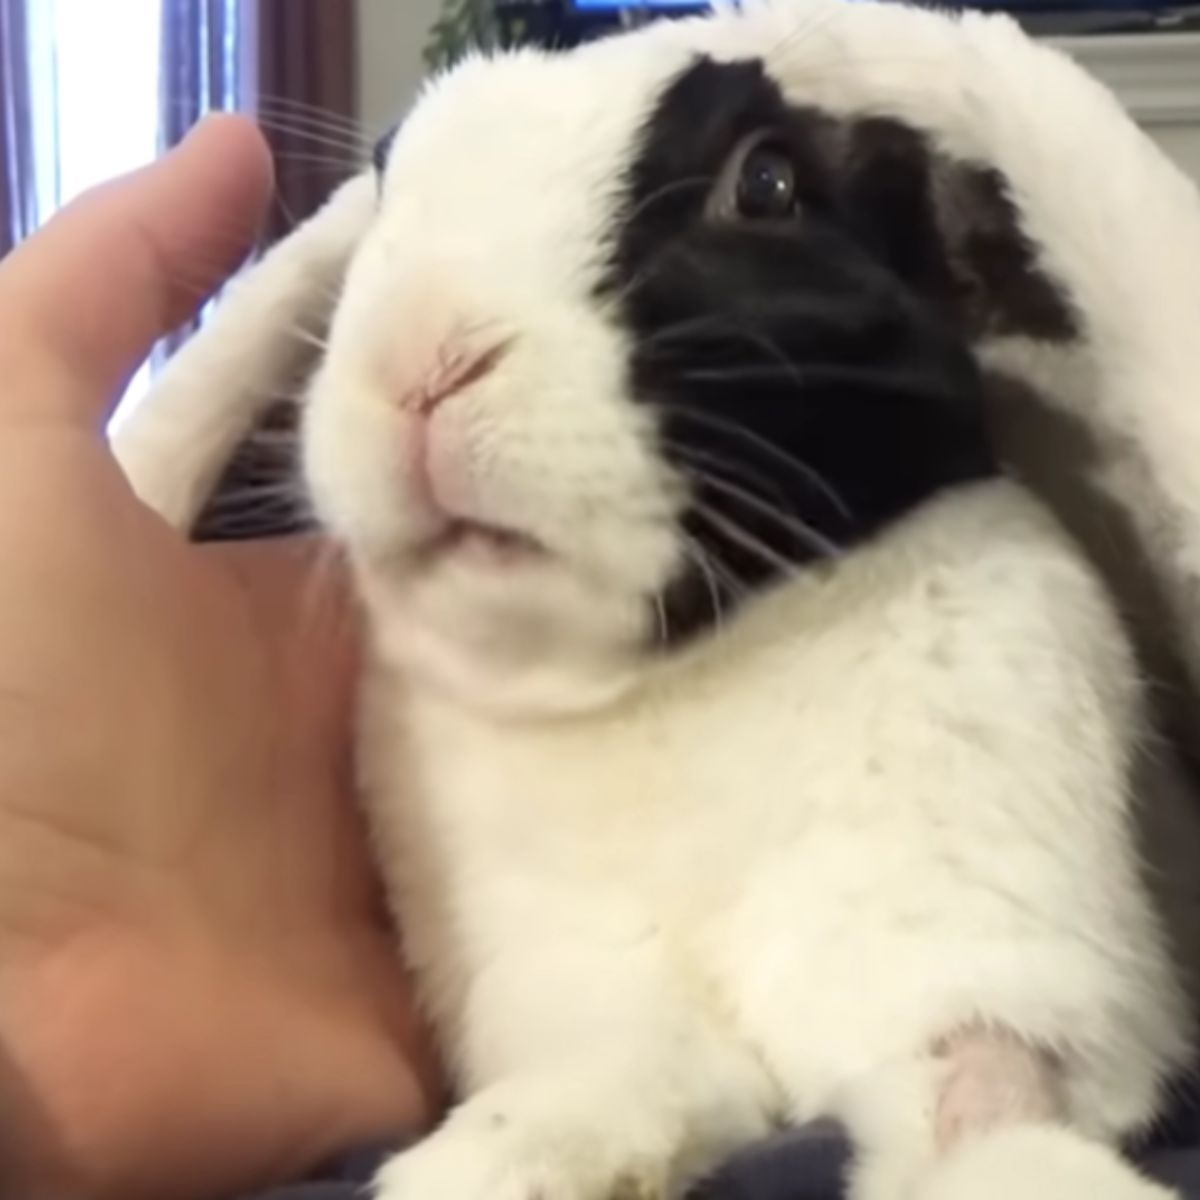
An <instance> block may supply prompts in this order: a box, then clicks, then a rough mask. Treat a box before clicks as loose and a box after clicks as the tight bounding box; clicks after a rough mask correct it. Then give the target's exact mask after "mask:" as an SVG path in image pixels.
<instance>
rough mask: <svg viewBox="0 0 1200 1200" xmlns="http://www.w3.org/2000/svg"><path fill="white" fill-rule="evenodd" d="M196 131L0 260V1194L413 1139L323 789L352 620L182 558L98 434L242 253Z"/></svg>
mask: <svg viewBox="0 0 1200 1200" xmlns="http://www.w3.org/2000/svg"><path fill="white" fill-rule="evenodd" d="M271 186H272V184H271V169H270V162H269V155H268V153H267V151H266V148H265V146H264V143H263V141H262V139H261V137H260V135H259V134H258V133H257V132H256V131H255V129H254V128H253V127H252V126H251V125H249V124H248V123H246V122H243V121H241V120H240V119H237V118H219V119H214V120H211V121H209V122H206V123H205V124H204V125H203V126H201V128H200V129H199V130H198V131H197V132H196V133H194V134H193V136H192V137H191V138H190V139H189V141H188V142H187V143H185V145H184V146H183V147H182V148H181V149H180V150H178V151H176V152H175V153H174V154H173V155H171V156H169V157H168V158H167V159H165V160H164V161H163V162H161V163H159V164H156V165H155V166H153V167H151V168H148V169H147V170H146V171H144V172H141V173H139V174H138V175H136V176H132V177H130V178H127V179H124V180H121V181H118V182H116V183H114V184H111V185H108V186H106V187H104V188H102V189H100V190H98V191H97V192H94V193H92V194H90V195H88V196H86V197H84V198H83V199H82V200H80V201H79V202H77V203H76V204H74V205H72V206H71V207H70V208H68V209H67V210H66V211H65V212H64V213H63V214H61V215H60V216H59V217H57V218H56V219H55V220H54V221H52V222H51V223H50V224H49V225H48V226H47V228H46V229H45V230H44V231H43V232H42V233H40V234H39V235H37V236H35V237H34V238H32V239H30V240H29V241H28V242H26V243H25V244H24V245H23V246H22V247H20V248H19V249H18V250H16V251H15V252H14V253H13V254H11V255H10V256H9V257H8V259H7V260H5V261H4V262H3V263H2V264H0V563H3V569H2V570H0V1192H3V1194H5V1195H14V1196H15V1195H20V1196H22V1197H23V1198H24V1200H42V1198H43V1197H45V1198H46V1200H49V1198H50V1197H53V1200H69V1198H70V1197H75V1196H86V1197H98V1198H107V1197H114V1198H118V1197H119V1198H120V1200H141V1198H142V1197H145V1198H147V1200H150V1198H151V1197H153V1198H154V1200H186V1198H190V1197H197V1198H199V1197H212V1196H219V1195H221V1194H236V1193H237V1192H239V1191H242V1190H246V1189H250V1188H252V1187H255V1186H259V1185H263V1184H267V1183H270V1182H273V1181H275V1180H279V1179H284V1178H288V1177H294V1176H295V1175H297V1174H298V1173H300V1172H302V1171H304V1170H305V1169H306V1168H308V1167H310V1166H312V1165H314V1164H315V1163H317V1162H319V1161H320V1160H321V1159H322V1158H324V1157H325V1156H327V1155H330V1154H334V1153H337V1152H338V1151H339V1150H341V1149H344V1148H347V1147H350V1146H352V1145H354V1144H357V1143H360V1142H363V1141H369V1140H372V1139H375V1138H378V1137H388V1136H394V1135H396V1134H397V1133H400V1132H403V1131H408V1130H414V1129H416V1128H419V1127H421V1126H422V1125H423V1124H424V1123H425V1122H426V1121H427V1120H428V1119H429V1118H430V1117H431V1116H432V1115H433V1112H434V1109H435V1107H436V1102H435V1096H436V1094H437V1088H436V1078H435V1073H434V1072H433V1070H432V1069H431V1066H430V1058H429V1055H428V1053H427V1050H426V1042H425V1039H424V1038H423V1036H422V1033H421V1029H420V1026H419V1024H418V1022H417V1020H416V1018H415V1016H414V1011H413V1008H412V1005H411V1004H410V997H409V992H408V989H407V986H406V982H405V979H404V977H403V975H402V973H401V970H400V968H399V965H398V962H399V959H398V955H397V953H396V948H395V944H394V942H395V939H394V937H393V935H392V933H391V932H390V930H389V928H388V925H387V922H386V921H385V919H384V918H383V916H382V909H381V906H380V904H379V902H378V897H377V892H376V887H375V884H374V881H373V876H372V873H371V870H370V867H369V862H368V859H367V856H366V854H365V852H364V839H363V837H362V834H361V829H360V827H359V819H358V815H357V813H356V810H355V806H354V802H353V796H352V791H351V788H350V786H349V783H348V778H349V772H348V769H347V762H348V757H349V756H348V742H349V738H348V724H349V720H348V715H349V710H350V707H351V705H350V697H351V692H352V686H353V675H354V665H355V655H354V620H353V610H352V606H351V605H350V604H349V603H348V602H347V600H346V597H345V595H344V592H343V587H342V581H341V579H340V576H339V572H338V570H337V568H336V566H335V565H333V564H334V559H333V558H332V557H331V556H329V555H328V554H327V553H324V552H323V551H322V548H321V547H320V546H319V545H317V544H315V543H309V542H278V543H274V544H257V545H248V546H240V547H236V548H218V547H198V546H194V545H190V544H188V543H187V542H186V541H184V540H183V539H181V538H180V537H178V536H177V535H176V534H175V533H173V532H172V531H171V530H170V529H169V528H167V526H166V525H165V524H164V523H163V522H162V521H160V520H159V519H158V518H157V517H156V516H155V515H154V514H152V513H151V512H149V511H148V510H147V509H145V508H144V507H143V506H142V505H141V504H140V503H139V502H138V501H137V499H136V498H135V497H134V496H133V494H132V493H131V491H130V489H129V488H128V486H127V484H126V483H125V480H124V478H123V477H122V475H121V473H120V471H119V469H118V468H117V466H116V464H115V463H114V461H113V459H112V457H111V455H110V453H109V450H108V448H107V446H106V443H105V440H104V437H103V432H102V431H103V428H104V425H105V421H106V418H107V416H108V415H109V411H110V407H111V405H112V403H113V400H114V397H116V396H118V395H119V394H120V392H121V390H122V388H123V385H124V382H125V381H126V380H127V378H128V377H129V375H130V373H131V371H132V370H133V369H134V367H135V366H136V364H137V363H138V362H139V361H140V360H141V359H142V358H143V357H144V355H145V353H146V352H147V350H148V349H149V347H150V346H151V344H152V343H153V341H154V340H155V338H156V337H158V336H159V335H161V334H162V333H163V332H165V331H166V330H168V329H169V328H171V327H172V326H174V325H176V324H178V322H179V321H180V320H181V319H183V318H185V317H186V316H187V315H188V314H190V313H191V312H192V311H193V310H194V308H195V307H196V305H197V303H198V301H199V300H200V298H201V297H202V295H203V294H204V293H206V292H208V291H210V290H211V288H212V287H213V286H214V285H216V284H218V283H219V282H220V281H221V280H222V279H223V278H224V277H225V276H226V275H227V274H228V273H229V271H230V270H231V269H233V268H234V267H235V265H236V264H237V263H238V261H239V260H240V259H241V257H242V256H243V254H244V253H245V251H246V249H247V247H248V246H249V245H250V244H251V242H252V241H253V238H254V236H255V232H256V230H257V227H258V224H259V222H260V220H261V218H262V216H263V213H264V211H265V207H266V204H267V201H268V198H269V195H270V190H271Z"/></svg>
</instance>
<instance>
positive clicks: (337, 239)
mask: <svg viewBox="0 0 1200 1200" xmlns="http://www.w3.org/2000/svg"><path fill="white" fill-rule="evenodd" d="M376 205H377V191H376V185H375V180H374V178H373V176H372V175H371V174H370V173H365V174H363V175H359V176H356V177H355V178H354V179H352V180H350V181H349V182H348V183H346V184H344V185H343V186H342V187H341V188H340V189H339V190H338V191H337V192H336V193H335V194H334V196H333V197H332V199H331V200H329V202H328V203H327V204H326V205H325V206H324V208H322V209H321V210H320V211H319V212H318V213H317V214H316V215H315V216H313V217H312V218H310V219H309V220H308V221H307V222H305V223H304V224H303V225H301V226H300V227H299V228H298V229H297V230H296V231H295V232H294V233H292V234H291V235H290V236H289V237H287V238H285V239H284V240H283V241H282V242H280V243H279V244H278V245H276V246H275V247H274V248H273V249H272V250H270V251H269V252H268V253H267V254H266V255H265V256H264V258H263V259H262V261H261V262H260V263H258V264H257V265H256V266H254V267H253V268H252V269H251V270H250V271H248V272H247V273H246V275H245V276H244V277H243V278H241V279H240V280H238V281H237V282H236V283H235V284H234V285H233V286H232V287H231V288H230V290H229V292H228V294H227V295H226V297H225V299H224V300H223V301H222V302H221V304H220V305H219V306H218V307H217V309H216V311H215V313H214V314H213V317H212V319H211V320H210V321H209V322H208V323H207V324H205V325H204V326H203V327H202V328H201V330H200V332H199V333H198V334H197V335H196V336H195V337H194V338H193V339H192V340H191V341H190V342H189V343H188V344H187V345H186V346H184V347H183V349H182V350H180V351H179V353H178V354H177V355H176V356H175V357H174V358H173V359H172V360H171V362H170V363H169V364H168V365H167V367H166V369H165V370H164V371H163V373H162V375H161V376H160V377H159V378H158V380H157V381H156V382H155V383H154V385H153V386H152V387H151V389H150V391H149V393H148V395H146V397H145V398H144V399H142V400H141V401H140V403H138V404H136V405H135V406H134V407H133V409H132V411H131V412H129V413H128V414H126V415H124V416H123V417H122V418H121V419H119V420H118V422H117V423H116V425H115V428H114V432H113V438H112V442H113V451H114V453H115V455H116V458H117V461H118V462H119V463H120V464H121V467H122V468H123V470H124V471H125V474H126V476H127V478H128V479H129V481H130V483H131V485H132V486H133V489H134V491H135V492H137V494H138V496H139V497H140V498H141V499H142V500H143V501H144V502H145V503H146V504H147V505H148V506H149V507H151V508H153V509H154V510H155V511H156V512H158V513H160V514H161V515H162V516H163V517H165V518H166V519H167V520H168V521H169V522H170V523H171V524H172V525H173V526H174V527H175V528H177V529H180V530H183V531H190V530H191V529H192V527H193V525H194V524H195V522H196V519H197V517H198V516H199V515H200V513H201V512H202V510H203V508H204V505H205V503H206V502H207V501H208V499H209V497H210V496H211V494H212V492H213V490H214V488H215V487H216V484H217V481H218V479H219V478H220V476H221V474H222V472H223V471H224V469H225V468H226V466H227V465H228V463H229V461H230V459H231V458H232V457H233V455H234V452H235V451H236V449H237V447H238V446H239V444H240V443H241V442H242V441H243V439H244V438H245V437H246V436H247V435H248V434H249V433H250V431H251V430H252V429H253V428H254V426H255V425H256V424H257V422H258V421H259V419H260V418H261V416H262V415H263V414H264V413H265V412H266V411H267V410H268V409H269V408H270V407H271V406H272V404H273V403H274V402H276V401H278V400H279V399H281V398H282V397H285V396H287V395H289V394H291V393H292V392H293V391H294V389H295V386H296V384H297V382H298V381H297V379H296V371H297V367H298V365H299V364H302V363H303V361H304V357H305V355H306V348H307V349H311V346H312V344H313V343H314V341H320V340H322V339H323V338H324V336H325V333H326V331H327V330H328V327H329V322H330V319H331V317H332V313H333V309H334V307H335V305H336V302H337V298H338V295H339V293H340V291H341V284H342V279H343V277H344V275H345V272H346V270H347V268H348V266H349V263H350V260H351V258H352V257H353V255H354V252H355V250H356V249H357V247H358V245H359V243H360V241H361V240H362V237H363V234H364V233H365V231H366V229H367V228H368V226H369V224H370V222H371V220H372V218H373V216H374V213H375V209H376Z"/></svg>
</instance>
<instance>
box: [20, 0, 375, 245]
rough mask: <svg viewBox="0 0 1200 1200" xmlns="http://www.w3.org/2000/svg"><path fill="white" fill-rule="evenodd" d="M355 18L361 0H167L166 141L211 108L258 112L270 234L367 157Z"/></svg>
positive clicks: (308, 209)
mask: <svg viewBox="0 0 1200 1200" xmlns="http://www.w3.org/2000/svg"><path fill="white" fill-rule="evenodd" d="M0 2H2V0H0ZM357 18H358V5H357V2H356V0H163V71H162V112H163V142H164V145H165V146H172V145H174V144H175V143H176V142H178V141H179V139H180V138H181V137H182V136H183V135H184V134H185V133H186V132H187V131H188V130H189V129H190V128H191V127H192V125H193V124H195V122H196V121H197V120H199V118H200V117H202V116H203V115H204V114H205V113H208V112H213V111H216V110H226V111H241V112H247V113H251V114H256V115H258V116H259V118H260V120H261V123H262V125H263V129H264V132H265V133H266V134H267V136H268V138H269V140H270V142H271V145H272V148H273V150H274V152H275V159H276V174H277V180H278V195H277V197H276V205H275V211H274V212H273V214H272V217H271V221H270V227H269V229H268V231H267V235H268V240H271V239H273V238H275V237H278V236H280V235H282V234H284V233H286V232H287V231H288V230H289V229H291V228H292V227H293V226H294V225H295V224H296V223H297V222H299V221H301V220H303V219H304V218H305V217H307V216H309V215H310V214H311V213H312V212H314V211H315V210H316V209H317V208H318V207H319V206H320V204H321V202H322V201H323V200H324V199H325V197H326V196H328V195H329V193H330V192H331V191H332V190H333V189H334V187H335V186H336V185H337V184H338V183H339V182H340V181H341V180H342V179H343V178H345V177H347V176H348V175H350V174H352V173H353V172H354V170H355V169H356V168H357V167H358V166H359V165H360V162H361V155H357V156H356V154H355V153H354V151H355V149H356V147H355V146H354V144H353V143H354V138H353V135H352V133H351V132H348V131H350V130H352V128H353V122H354V120H355V119H356V117H357V113H358V103H357V91H358V69H357V68H358V19H357ZM342 131H347V132H342ZM335 143H336V144H335Z"/></svg>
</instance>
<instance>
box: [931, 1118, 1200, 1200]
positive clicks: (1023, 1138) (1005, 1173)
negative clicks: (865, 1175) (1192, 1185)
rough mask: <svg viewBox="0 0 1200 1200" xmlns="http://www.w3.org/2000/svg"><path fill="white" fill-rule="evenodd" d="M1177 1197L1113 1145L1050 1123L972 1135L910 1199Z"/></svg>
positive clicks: (1171, 1199)
mask: <svg viewBox="0 0 1200 1200" xmlns="http://www.w3.org/2000/svg"><path fill="white" fill-rule="evenodd" d="M1017 1198H1019V1200H1179V1198H1178V1196H1177V1194H1176V1193H1175V1192H1172V1191H1170V1190H1169V1189H1167V1188H1164V1187H1162V1186H1160V1185H1159V1184H1156V1183H1152V1182H1151V1181H1150V1180H1148V1179H1146V1178H1145V1177H1144V1176H1143V1175H1141V1174H1139V1173H1138V1172H1137V1171H1136V1170H1135V1169H1134V1168H1133V1167H1132V1166H1130V1165H1129V1164H1128V1163H1126V1162H1125V1161H1124V1160H1123V1159H1122V1158H1121V1157H1120V1156H1119V1155H1118V1154H1117V1153H1116V1152H1115V1151H1114V1150H1111V1149H1109V1148H1108V1147H1107V1146H1103V1145H1100V1144H1098V1143H1096V1142H1091V1141H1088V1140H1086V1139H1084V1138H1082V1137H1080V1136H1079V1135H1078V1134H1076V1133H1074V1132H1072V1131H1071V1130H1068V1129H1064V1128H1062V1127H1056V1126H1052V1125H1039V1126H1034V1125H1030V1126H1021V1127H1014V1128H1012V1129H1007V1130H997V1131H996V1132H994V1133H989V1134H985V1135H982V1136H979V1137H976V1138H971V1139H968V1140H966V1141H964V1142H963V1143H962V1145H961V1146H959V1147H957V1148H956V1149H954V1150H951V1151H950V1152H949V1154H947V1156H946V1157H945V1158H944V1159H943V1160H942V1162H941V1163H939V1164H938V1165H937V1166H936V1167H935V1168H934V1169H933V1170H932V1171H931V1172H930V1174H929V1175H928V1176H927V1177H926V1178H925V1179H924V1180H923V1181H922V1182H921V1184H920V1185H919V1186H918V1187H917V1188H916V1191H915V1200H1017Z"/></svg>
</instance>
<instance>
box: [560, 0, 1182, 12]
mask: <svg viewBox="0 0 1200 1200" xmlns="http://www.w3.org/2000/svg"><path fill="white" fill-rule="evenodd" d="M918 2H919V0H918ZM926 2H928V0H926ZM1177 2H1178V0H950V4H949V6H950V7H966V8H991V10H1001V11H1021V10H1030V8H1032V10H1037V8H1050V10H1055V11H1057V12H1062V13H1069V12H1087V11H1093V12H1094V11H1104V10H1111V8H1123V10H1136V8H1142V10H1146V8H1166V7H1171V6H1172V4H1177ZM569 7H570V8H571V10H572V11H575V12H576V13H581V14H584V13H594V14H598V16H599V14H602V13H618V12H648V13H653V12H664V13H667V12H671V11H677V12H683V11H689V10H690V11H696V10H703V8H707V7H708V4H707V2H706V0H570V2H569Z"/></svg>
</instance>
